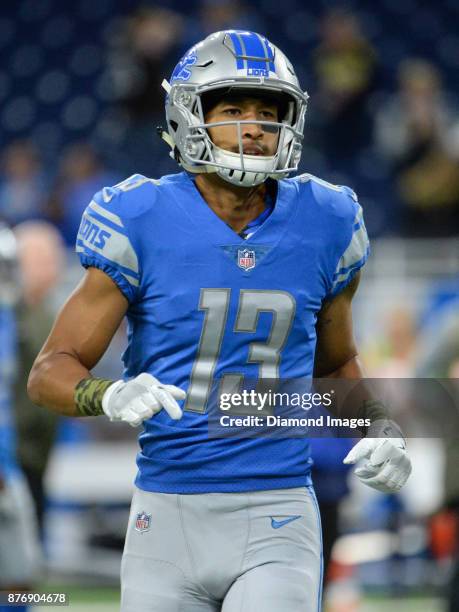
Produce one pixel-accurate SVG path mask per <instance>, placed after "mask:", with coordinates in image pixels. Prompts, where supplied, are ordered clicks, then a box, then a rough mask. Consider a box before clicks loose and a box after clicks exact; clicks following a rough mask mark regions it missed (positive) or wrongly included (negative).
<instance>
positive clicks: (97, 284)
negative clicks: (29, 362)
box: [28, 268, 184, 425]
mask: <svg viewBox="0 0 459 612" xmlns="http://www.w3.org/2000/svg"><path fill="white" fill-rule="evenodd" d="M127 308H128V301H127V299H126V298H125V297H124V295H123V293H122V292H121V291H120V289H119V288H118V286H117V285H116V284H115V283H114V282H113V280H112V279H111V278H110V277H109V276H108V275H107V274H105V273H104V272H102V271H100V270H99V269H97V268H89V269H88V271H87V272H86V275H85V277H84V279H83V281H82V282H81V283H80V285H79V286H78V287H77V289H76V290H75V291H74V293H73V294H72V295H71V296H70V298H69V299H68V301H67V303H66V304H65V305H64V307H63V308H62V310H61V312H60V314H59V315H58V317H57V319H56V322H55V324H54V326H53V329H52V331H51V334H50V336H49V338H48V339H47V341H46V342H45V345H44V346H43V348H42V350H41V351H40V353H39V355H38V357H37V358H36V360H35V363H34V365H33V367H32V370H31V372H30V376H29V383H28V393H29V396H30V398H31V400H32V401H33V402H34V403H36V404H38V405H41V406H46V407H48V408H50V409H52V410H55V411H56V412H59V413H60V414H63V415H67V416H95V415H97V414H103V413H105V414H106V415H107V416H109V418H110V419H111V420H123V421H126V422H128V423H130V424H131V425H139V424H140V422H141V421H142V420H144V419H145V418H149V417H151V416H152V415H153V414H155V413H156V412H158V410H160V409H161V408H163V407H164V408H166V410H167V411H168V412H169V413H170V414H171V416H173V418H180V416H181V410H180V408H179V406H178V404H177V402H176V401H175V399H174V398H176V399H183V397H184V392H183V391H182V390H180V389H176V387H172V386H171V385H161V384H160V383H159V381H157V380H156V379H155V378H154V377H153V376H151V375H150V374H148V373H141V374H139V376H137V377H136V378H135V379H133V380H131V381H129V382H127V383H126V382H124V381H121V380H119V381H111V380H104V379H96V378H93V377H92V375H91V369H92V368H93V367H94V366H95V365H96V364H97V362H98V361H99V359H100V358H101V357H102V355H103V354H104V352H105V350H106V349H107V347H108V345H109V343H110V341H111V339H112V338H113V335H114V334H115V332H116V330H117V329H118V327H119V325H120V323H121V321H122V319H123V317H124V315H125V314H126V311H127Z"/></svg>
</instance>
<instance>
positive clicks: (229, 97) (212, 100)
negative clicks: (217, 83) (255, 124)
mask: <svg viewBox="0 0 459 612" xmlns="http://www.w3.org/2000/svg"><path fill="white" fill-rule="evenodd" d="M244 98H256V99H259V100H263V101H264V102H267V103H268V104H275V105H276V106H277V110H278V116H279V121H282V119H283V118H284V117H285V115H286V114H287V110H288V103H289V100H290V98H289V96H288V95H287V94H285V93H283V92H281V91H272V92H271V91H267V90H262V91H260V90H258V91H257V90H256V89H249V88H248V89H240V88H232V87H229V88H225V89H214V90H213V91H208V92H206V93H204V94H203V95H202V96H201V102H202V110H203V113H204V115H207V113H208V112H209V111H211V110H212V109H213V108H214V107H215V106H216V105H217V104H219V103H220V102H223V101H225V102H230V103H231V102H240V101H241V100H242V99H244Z"/></svg>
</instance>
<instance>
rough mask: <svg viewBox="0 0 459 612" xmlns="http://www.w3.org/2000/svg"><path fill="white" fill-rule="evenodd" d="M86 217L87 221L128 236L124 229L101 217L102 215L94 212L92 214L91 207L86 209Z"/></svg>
mask: <svg viewBox="0 0 459 612" xmlns="http://www.w3.org/2000/svg"><path fill="white" fill-rule="evenodd" d="M86 217H87V218H88V219H91V220H92V221H93V222H97V223H99V224H100V225H101V226H102V225H104V226H105V225H106V226H107V227H108V228H110V229H112V230H114V231H115V232H118V233H120V234H123V236H127V235H128V233H127V231H126V230H125V229H124V227H120V226H119V225H117V224H116V223H113V222H112V221H110V220H109V219H107V218H106V217H103V216H102V215H99V214H97V213H96V212H94V210H93V207H92V206H89V207H88V208H87V209H86Z"/></svg>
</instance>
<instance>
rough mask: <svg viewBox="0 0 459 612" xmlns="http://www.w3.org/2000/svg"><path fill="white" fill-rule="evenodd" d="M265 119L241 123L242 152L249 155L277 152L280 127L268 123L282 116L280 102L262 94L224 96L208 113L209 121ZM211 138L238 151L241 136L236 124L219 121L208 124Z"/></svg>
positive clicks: (222, 146) (229, 148)
mask: <svg viewBox="0 0 459 612" xmlns="http://www.w3.org/2000/svg"><path fill="white" fill-rule="evenodd" d="M251 120H255V121H263V122H265V125H262V124H260V123H245V124H242V125H241V137H242V147H243V152H244V153H245V154H246V155H266V156H268V155H274V154H275V153H276V150H277V143H278V140H279V130H278V128H277V127H274V126H273V127H272V128H270V127H269V123H272V122H276V121H278V120H279V111H278V107H277V104H276V103H275V102H273V101H271V100H265V99H263V98H249V97H240V98H236V97H234V98H226V99H225V98H224V99H222V100H221V101H220V102H218V103H217V104H216V105H215V106H213V107H212V108H211V109H210V110H209V111H208V112H207V113H206V115H205V121H206V123H213V122H217V121H251ZM208 132H209V135H210V138H211V139H212V142H213V143H214V144H216V145H217V147H220V148H221V149H225V150H227V151H231V152H233V153H239V138H238V129H237V126H236V125H219V126H215V127H211V128H208Z"/></svg>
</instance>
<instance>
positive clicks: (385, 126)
mask: <svg viewBox="0 0 459 612" xmlns="http://www.w3.org/2000/svg"><path fill="white" fill-rule="evenodd" d="M398 81H399V87H398V91H397V93H396V94H395V96H394V97H393V98H392V100H389V102H388V103H385V104H383V105H381V108H380V110H379V112H378V114H377V116H376V133H375V136H376V144H377V147H378V148H379V150H380V151H381V153H382V154H383V155H385V156H386V158H387V159H388V160H389V161H390V163H391V165H392V174H393V180H394V182H395V188H396V193H397V196H398V199H399V201H400V205H401V226H402V230H403V232H404V234H406V235H412V236H429V237H434V236H448V235H454V234H455V233H456V232H457V229H456V228H458V227H459V161H458V158H457V157H456V156H455V155H454V154H453V153H452V151H451V150H450V139H449V131H450V127H452V125H453V123H454V113H453V112H452V111H451V109H450V108H449V106H448V104H447V101H446V95H445V92H444V91H443V90H442V84H441V77H440V73H439V71H438V70H437V68H436V67H435V66H434V65H433V64H431V63H430V62H427V61H425V60H421V59H409V60H406V61H404V62H402V63H401V65H400V68H399V72H398ZM456 120H457V118H456Z"/></svg>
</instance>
